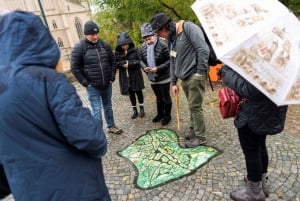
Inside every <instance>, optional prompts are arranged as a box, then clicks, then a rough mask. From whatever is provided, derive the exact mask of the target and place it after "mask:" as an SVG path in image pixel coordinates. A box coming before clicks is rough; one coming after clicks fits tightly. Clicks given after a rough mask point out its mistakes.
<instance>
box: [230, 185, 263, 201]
mask: <svg viewBox="0 0 300 201" xmlns="http://www.w3.org/2000/svg"><path fill="white" fill-rule="evenodd" d="M230 198H231V199H232V200H235V201H265V200H266V199H265V195H264V192H263V191H262V182H261V181H258V182H253V181H249V180H248V182H247V187H246V188H245V189H242V190H237V191H234V192H231V193H230Z"/></svg>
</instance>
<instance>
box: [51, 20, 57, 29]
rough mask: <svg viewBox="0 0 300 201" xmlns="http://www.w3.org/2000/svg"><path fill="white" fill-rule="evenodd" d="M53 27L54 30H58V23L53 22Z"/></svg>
mask: <svg viewBox="0 0 300 201" xmlns="http://www.w3.org/2000/svg"><path fill="white" fill-rule="evenodd" d="M52 25H53V28H54V29H57V24H56V21H55V20H52Z"/></svg>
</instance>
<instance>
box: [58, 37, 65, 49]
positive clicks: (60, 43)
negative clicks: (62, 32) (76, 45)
mask: <svg viewBox="0 0 300 201" xmlns="http://www.w3.org/2000/svg"><path fill="white" fill-rule="evenodd" d="M57 44H58V47H64V43H63V41H62V39H61V38H60V37H58V38H57Z"/></svg>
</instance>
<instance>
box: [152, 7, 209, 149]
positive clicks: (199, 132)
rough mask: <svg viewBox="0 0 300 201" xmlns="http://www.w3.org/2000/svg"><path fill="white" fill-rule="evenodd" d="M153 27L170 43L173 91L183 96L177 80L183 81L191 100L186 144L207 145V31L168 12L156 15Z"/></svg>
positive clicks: (192, 145) (182, 84) (184, 88)
mask: <svg viewBox="0 0 300 201" xmlns="http://www.w3.org/2000/svg"><path fill="white" fill-rule="evenodd" d="M151 26H152V29H153V31H154V32H156V33H157V35H158V36H160V37H163V38H166V39H167V40H168V42H169V49H170V71H171V85H172V92H173V94H176V93H179V87H178V85H177V81H178V79H180V80H181V86H182V89H183V91H184V93H185V96H186V98H187V101H188V105H189V109H190V129H189V131H188V132H186V134H185V145H186V147H196V146H199V145H203V144H206V142H207V139H206V130H205V121H204V115H203V109H202V102H203V98H204V93H205V85H206V81H207V78H208V56H209V47H208V45H207V44H206V42H205V39H204V35H203V32H202V31H201V29H200V27H199V26H198V25H196V24H194V23H192V22H190V21H184V20H180V21H178V22H174V21H173V20H172V19H171V18H169V17H168V16H167V15H166V14H165V13H158V14H156V15H154V16H153V18H152V19H151ZM183 30H184V31H183Z"/></svg>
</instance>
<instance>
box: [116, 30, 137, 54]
mask: <svg viewBox="0 0 300 201" xmlns="http://www.w3.org/2000/svg"><path fill="white" fill-rule="evenodd" d="M117 43H118V44H117V47H116V51H118V52H121V51H122V47H121V46H122V45H124V44H129V49H130V48H132V47H134V43H133V41H132V39H131V38H130V36H129V34H128V33H126V32H120V33H118V36H117Z"/></svg>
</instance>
